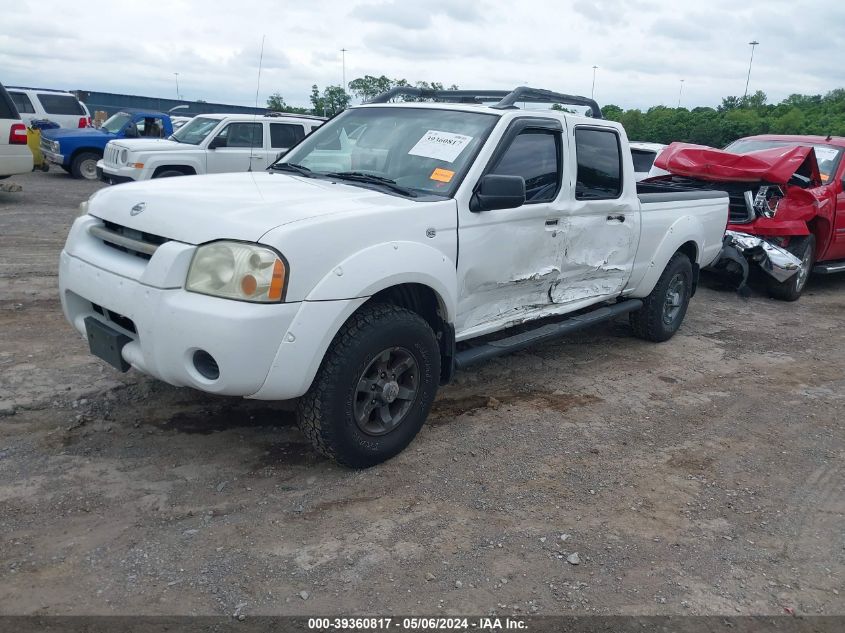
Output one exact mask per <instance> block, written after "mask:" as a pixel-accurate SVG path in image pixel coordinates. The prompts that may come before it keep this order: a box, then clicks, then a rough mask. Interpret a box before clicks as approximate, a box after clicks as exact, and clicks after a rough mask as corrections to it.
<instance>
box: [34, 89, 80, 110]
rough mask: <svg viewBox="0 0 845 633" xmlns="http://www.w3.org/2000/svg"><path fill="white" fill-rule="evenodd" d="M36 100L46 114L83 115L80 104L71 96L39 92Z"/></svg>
mask: <svg viewBox="0 0 845 633" xmlns="http://www.w3.org/2000/svg"><path fill="white" fill-rule="evenodd" d="M38 100H39V101H40V102H41V105H42V106H44V111H45V112H46V113H47V114H79V115H84V114H85V110H83V109H82V104H81V103H79V101H78V100H77V98H76V97H74V96H73V95H51V94H46V93H41V92H39V93H38Z"/></svg>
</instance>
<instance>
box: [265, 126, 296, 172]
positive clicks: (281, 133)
mask: <svg viewBox="0 0 845 633" xmlns="http://www.w3.org/2000/svg"><path fill="white" fill-rule="evenodd" d="M304 138H305V128H304V127H303V125H302V124H301V123H271V124H270V149H269V151H268V152H267V163H266V164H267V165H269V164H271V163H272V162H273V161H275V160H277V159H279V158H281V157H282V156H284V155H285V154H286V153H287V152H288V150H289V149H290V148H291V147H293V146H294V145H296V144H297V143H299V141H301V140H302V139H304Z"/></svg>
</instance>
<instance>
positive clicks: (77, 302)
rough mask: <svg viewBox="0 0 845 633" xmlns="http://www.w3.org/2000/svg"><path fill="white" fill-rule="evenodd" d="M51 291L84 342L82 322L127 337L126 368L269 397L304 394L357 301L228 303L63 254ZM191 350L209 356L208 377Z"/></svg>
mask: <svg viewBox="0 0 845 633" xmlns="http://www.w3.org/2000/svg"><path fill="white" fill-rule="evenodd" d="M59 290H60V293H61V302H62V309H63V310H64V313H65V316H66V317H67V319H68V321H70V322H71V323H72V324H73V326H74V327H75V328H76V330H77V331H78V332H79V333H80V334H82V335H83V336H85V337H87V328H86V323H85V321H86V318H93V319H96V320H97V321H99V322H100V323H102V324H104V325H106V326H108V327H109V328H111V329H112V330H115V331H116V332H118V333H120V334H123V335H125V336H126V337H128V340H126V339H124V340H125V341H126V342H125V344H124V345H123V346H122V349H121V350H120V356H121V357H122V359H123V360H124V361H125V362H126V363H128V365H130V366H131V367H133V368H135V369H137V370H139V371H141V372H143V373H145V374H149V375H151V376H153V377H155V378H158V379H160V380H163V381H164V382H167V383H169V384H171V385H175V386H178V387H182V386H188V387H193V388H195V389H199V390H202V391H206V392H209V393H215V394H221V395H232V396H245V397H253V398H258V399H272V400H284V399H289V398H296V397H298V396H301V395H302V394H304V393H305V392H306V391H307V390H308V387H309V386H310V384H311V382H312V380H313V378H314V375H315V374H316V371H317V369H318V367H319V364H320V361H321V360H322V357H323V354H324V353H325V351H326V349H327V348H328V345H329V343H330V342H331V340H332V338H333V337H334V334H335V333H336V331H337V328H339V327H340V324H342V323H343V322H344V321H345V320H346V318H348V316H349V315H350V314H351V313H352V312H353V311H354V310H355V309H356V308H357V307H358V306H359V305H361V303H363V301H364V300H365V299H351V300H342V301H318V302H307V301H303V302H298V303H280V304H255V303H247V302H242V301H232V300H227V299H220V298H216V297H209V296H205V295H200V294H196V293H191V292H187V291H185V290H184V289H182V288H155V287H151V286H149V285H146V284H143V283H141V282H140V281H137V280H133V279H130V278H128V277H124V276H121V275H118V274H115V273H112V272H109V271H107V270H104V269H103V268H101V267H98V266H95V265H92V264H90V263H88V262H86V261H84V260H83V259H80V258H79V257H76V256H74V255H72V254H70V253H68V252H67V251H62V254H61V258H60V267H59ZM333 328H334V329H333ZM197 352H205V353H206V354H208V355H210V357H211V358H212V359H213V360H214V364H216V366H217V372H218V375H217V377H216V378H209V377H208V373H209V372H208V370H207V369H208V363H207V359H205V357H204V356H203V355H198V354H197ZM198 358H200V359H205V360H204V361H198ZM203 363H204V364H203Z"/></svg>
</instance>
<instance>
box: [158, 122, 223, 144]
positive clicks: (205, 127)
mask: <svg viewBox="0 0 845 633" xmlns="http://www.w3.org/2000/svg"><path fill="white" fill-rule="evenodd" d="M218 123H220V119H208V118H205V117H196V118H194V119H191V120H190V121H189V122H188V123H186V124H185V125H183V126H182V127H180V128H179V129H178V130H177V131H176V132H174V133H173V134H171V135H170V139H171V140H173V141H179V142H180V143H187V144H188V145H199V144H200V143H202V142H203V140H205V137H206V136H208V135H209V133H210V132H211V130H213V129H214V128H216V127H217V124H218Z"/></svg>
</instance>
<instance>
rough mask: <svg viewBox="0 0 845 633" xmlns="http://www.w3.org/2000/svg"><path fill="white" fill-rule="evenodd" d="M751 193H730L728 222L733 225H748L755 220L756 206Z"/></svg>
mask: <svg viewBox="0 0 845 633" xmlns="http://www.w3.org/2000/svg"><path fill="white" fill-rule="evenodd" d="M752 195H753V194H752V192H751V191H730V192H728V198H729V199H730V204H729V209H730V210H729V213H728V221H729V222H730V223H731V224H748V223H749V222H752V221H753V220H754V217H755V216H754V205H753V198H752Z"/></svg>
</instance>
